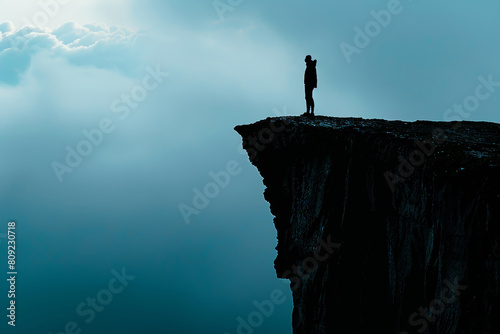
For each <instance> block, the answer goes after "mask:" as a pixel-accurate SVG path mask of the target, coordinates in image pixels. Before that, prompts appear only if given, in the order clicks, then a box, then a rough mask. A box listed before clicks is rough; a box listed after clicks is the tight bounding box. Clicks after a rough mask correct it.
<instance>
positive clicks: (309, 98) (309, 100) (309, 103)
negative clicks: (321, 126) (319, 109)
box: [306, 86, 314, 114]
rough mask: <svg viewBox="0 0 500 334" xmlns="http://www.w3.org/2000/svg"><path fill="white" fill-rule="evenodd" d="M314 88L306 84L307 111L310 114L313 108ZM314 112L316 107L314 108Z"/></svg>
mask: <svg viewBox="0 0 500 334" xmlns="http://www.w3.org/2000/svg"><path fill="white" fill-rule="evenodd" d="M312 103H313V102H312V89H311V88H309V87H307V86H306V105H307V113H308V114H309V110H311V106H312V105H313V104H312ZM313 112H314V109H313Z"/></svg>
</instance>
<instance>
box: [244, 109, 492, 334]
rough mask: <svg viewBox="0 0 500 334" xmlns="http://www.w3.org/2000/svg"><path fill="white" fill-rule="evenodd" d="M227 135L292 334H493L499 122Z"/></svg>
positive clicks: (284, 126)
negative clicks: (242, 159)
mask: <svg viewBox="0 0 500 334" xmlns="http://www.w3.org/2000/svg"><path fill="white" fill-rule="evenodd" d="M235 129H236V131H238V133H239V134H241V135H242V137H243V147H244V148H245V149H246V150H247V152H248V153H249V157H250V160H251V161H252V163H253V164H254V165H255V166H256V167H257V168H258V170H259V172H260V174H261V175H262V177H263V179H264V180H263V182H264V185H265V186H266V190H265V192H264V197H265V199H266V200H267V201H268V202H269V203H270V208H271V213H272V214H273V215H274V216H275V218H274V224H275V226H276V229H277V234H278V245H277V247H276V249H277V250H278V256H277V258H276V260H275V268H276V272H277V274H278V277H280V278H288V279H290V282H291V284H290V287H291V289H292V291H293V301H294V310H293V320H292V322H293V329H294V334H302V333H304V334H314V333H442V334H444V333H447V334H451V333H489V334H493V333H500V278H499V277H500V223H499V218H500V215H499V210H500V195H499V186H500V182H499V181H500V159H499V152H500V150H499V147H500V145H499V144H500V125H498V124H495V123H487V122H454V123H449V122H429V121H419V122H400V121H384V120H365V119H359V118H329V117H316V118H314V119H308V118H305V117H279V118H268V119H266V120H262V121H259V122H257V123H254V124H250V125H242V126H237V127H236V128H235Z"/></svg>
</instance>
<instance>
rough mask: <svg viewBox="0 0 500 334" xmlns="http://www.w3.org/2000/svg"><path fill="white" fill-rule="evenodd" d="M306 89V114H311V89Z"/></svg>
mask: <svg viewBox="0 0 500 334" xmlns="http://www.w3.org/2000/svg"><path fill="white" fill-rule="evenodd" d="M304 87H305V93H306V114H309V110H310V109H311V104H310V100H309V89H308V87H307V86H304Z"/></svg>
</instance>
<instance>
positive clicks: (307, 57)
mask: <svg viewBox="0 0 500 334" xmlns="http://www.w3.org/2000/svg"><path fill="white" fill-rule="evenodd" d="M304 61H305V62H306V63H308V62H310V61H312V58H311V55H307V56H306V59H304Z"/></svg>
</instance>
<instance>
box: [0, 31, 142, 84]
mask: <svg viewBox="0 0 500 334" xmlns="http://www.w3.org/2000/svg"><path fill="white" fill-rule="evenodd" d="M137 36H138V35H137V33H135V32H134V31H132V30H130V29H127V28H124V27H117V26H107V25H104V24H86V25H79V24H77V23H75V22H68V23H65V24H62V25H61V26H60V27H58V28H57V29H54V30H51V29H49V28H39V27H32V26H26V27H23V28H21V29H19V30H17V31H16V30H15V29H14V26H13V25H12V23H10V22H4V23H0V83H6V84H10V85H15V84H17V83H19V81H20V80H21V78H22V77H23V75H24V74H25V73H26V71H27V69H28V68H29V66H30V64H31V59H32V56H34V55H35V54H37V53H39V52H40V51H42V50H44V51H47V52H48V53H49V54H50V55H51V56H52V57H54V58H58V57H61V58H65V59H67V60H68V61H69V63H71V64H73V65H77V66H94V67H97V68H103V69H110V70H118V71H120V72H123V73H125V74H132V73H133V71H134V70H135V69H136V68H137V67H139V64H138V53H137V52H136V51H137V50H135V48H134V42H135V39H136V38H137Z"/></svg>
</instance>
